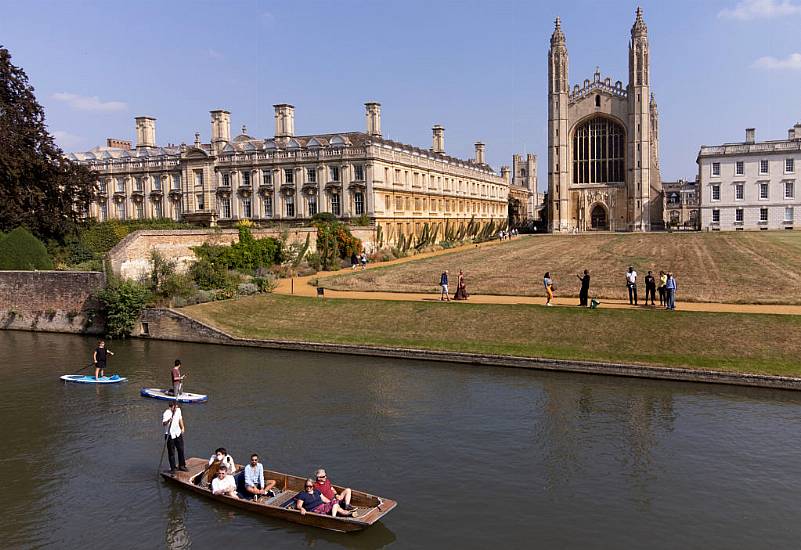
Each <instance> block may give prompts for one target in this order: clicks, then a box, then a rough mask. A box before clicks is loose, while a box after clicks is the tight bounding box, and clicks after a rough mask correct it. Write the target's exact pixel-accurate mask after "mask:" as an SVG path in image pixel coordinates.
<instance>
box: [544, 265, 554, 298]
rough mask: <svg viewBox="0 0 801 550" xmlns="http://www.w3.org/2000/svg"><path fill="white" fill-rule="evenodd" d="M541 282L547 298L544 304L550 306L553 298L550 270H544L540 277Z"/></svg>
mask: <svg viewBox="0 0 801 550" xmlns="http://www.w3.org/2000/svg"><path fill="white" fill-rule="evenodd" d="M542 284H543V285H545V295H546V296H547V298H546V299H545V305H546V306H552V305H553V304H552V303H551V300H553V280H552V279H551V272H550V271H546V272H545V276H544V277H543V278H542Z"/></svg>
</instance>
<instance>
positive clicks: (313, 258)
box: [306, 252, 320, 271]
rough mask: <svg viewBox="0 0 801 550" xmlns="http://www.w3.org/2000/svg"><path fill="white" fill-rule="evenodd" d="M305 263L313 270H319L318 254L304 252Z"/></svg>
mask: <svg viewBox="0 0 801 550" xmlns="http://www.w3.org/2000/svg"><path fill="white" fill-rule="evenodd" d="M306 263H307V264H309V267H311V268H312V269H313V270H315V271H320V255H319V254H318V253H317V252H308V253H307V254H306Z"/></svg>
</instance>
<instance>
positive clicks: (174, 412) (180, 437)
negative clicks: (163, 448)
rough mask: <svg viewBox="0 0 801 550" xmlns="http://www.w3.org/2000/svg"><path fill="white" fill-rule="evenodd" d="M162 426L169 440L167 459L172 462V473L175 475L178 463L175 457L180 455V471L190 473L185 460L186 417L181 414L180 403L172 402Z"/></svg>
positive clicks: (162, 418)
mask: <svg viewBox="0 0 801 550" xmlns="http://www.w3.org/2000/svg"><path fill="white" fill-rule="evenodd" d="M161 424H162V425H163V426H164V439H166V440H167V459H168V460H169V461H170V473H171V474H173V475H175V470H176V461H175V455H176V452H177V454H178V470H180V471H182V472H188V471H189V470H188V469H187V467H186V459H185V458H184V433H185V432H186V430H185V428H184V417H183V415H182V414H181V407H179V406H178V401H177V400H173V401H170V404H169V406H168V407H167V410H165V411H164V414H163V415H162V417H161Z"/></svg>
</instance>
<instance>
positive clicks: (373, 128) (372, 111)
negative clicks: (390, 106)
mask: <svg viewBox="0 0 801 550" xmlns="http://www.w3.org/2000/svg"><path fill="white" fill-rule="evenodd" d="M364 107H365V109H366V111H365V117H366V118H367V135H369V136H370V137H381V104H380V103H376V102H374V101H371V102H369V103H365V104H364Z"/></svg>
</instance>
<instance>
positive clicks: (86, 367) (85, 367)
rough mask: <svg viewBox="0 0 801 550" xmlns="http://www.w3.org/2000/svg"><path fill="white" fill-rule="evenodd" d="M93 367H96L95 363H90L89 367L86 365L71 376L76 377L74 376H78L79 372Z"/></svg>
mask: <svg viewBox="0 0 801 550" xmlns="http://www.w3.org/2000/svg"><path fill="white" fill-rule="evenodd" d="M93 365H94V363H89V364H88V365H86V366H84V367H81V368H79V369H78V370H76V371H75V372H73V373H72V374H71V375H70V376H74V375H76V374H78V373H79V372H81V371H82V370H84V369H88V368H89V367H91V366H93Z"/></svg>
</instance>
